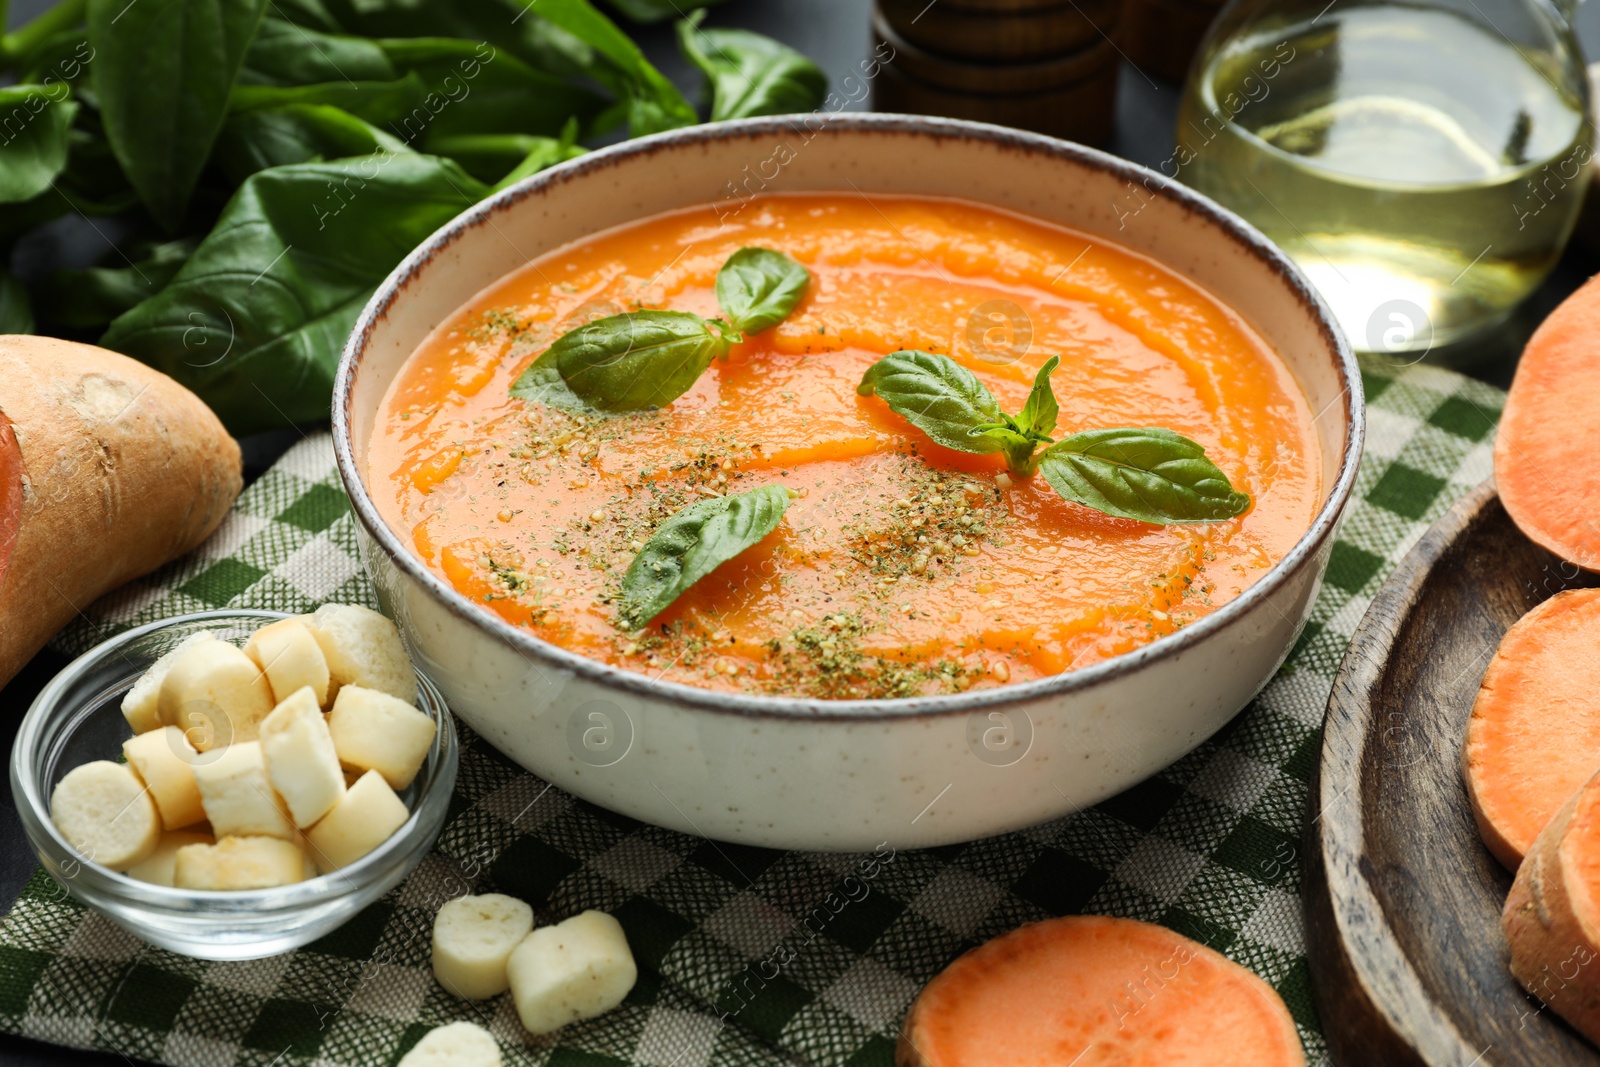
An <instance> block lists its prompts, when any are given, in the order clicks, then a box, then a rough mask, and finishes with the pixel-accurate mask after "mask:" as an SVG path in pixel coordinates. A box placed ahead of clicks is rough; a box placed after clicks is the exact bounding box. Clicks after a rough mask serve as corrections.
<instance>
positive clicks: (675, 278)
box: [368, 195, 1322, 698]
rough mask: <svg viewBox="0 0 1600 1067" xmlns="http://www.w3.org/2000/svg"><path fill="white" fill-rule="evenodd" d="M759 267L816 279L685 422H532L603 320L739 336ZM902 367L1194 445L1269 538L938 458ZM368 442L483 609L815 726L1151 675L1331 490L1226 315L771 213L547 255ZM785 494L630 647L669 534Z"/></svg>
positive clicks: (1045, 239)
mask: <svg viewBox="0 0 1600 1067" xmlns="http://www.w3.org/2000/svg"><path fill="white" fill-rule="evenodd" d="M747 246H757V247H760V248H765V249H772V250H775V251H776V252H781V253H784V254H786V255H787V256H788V257H792V259H793V260H795V261H798V263H799V264H801V265H803V266H804V267H805V268H806V270H807V271H809V273H810V282H809V285H808V287H807V288H806V289H805V290H804V296H803V298H801V299H800V301H799V303H798V304H797V305H796V306H794V307H793V310H792V311H791V312H790V313H789V314H788V316H787V317H786V318H784V319H783V320H782V321H781V322H779V323H778V324H777V325H776V326H773V327H770V328H767V329H764V330H761V331H759V332H754V333H751V332H749V331H747V332H746V336H745V339H744V340H743V341H742V342H738V343H734V344H732V345H731V347H730V348H728V349H727V351H726V355H725V358H721V359H716V360H714V361H713V362H711V364H710V367H709V369H707V370H705V371H704V373H702V374H701V375H700V377H699V378H698V379H697V380H694V382H693V385H692V386H691V387H689V388H688V390H687V392H684V393H682V395H679V396H677V397H676V399H674V400H672V401H671V402H669V403H666V404H665V405H664V406H660V407H657V408H653V409H649V410H643V411H632V412H624V413H606V412H602V411H596V410H585V409H573V408H571V407H570V406H560V405H547V404H545V403H542V402H540V401H538V400H531V399H518V398H515V397H513V396H512V395H511V387H512V384H513V382H515V381H516V380H517V378H518V376H519V375H520V374H522V372H523V371H524V370H525V369H527V368H528V367H529V366H530V364H532V363H533V361H534V360H535V359H536V358H538V357H539V356H540V355H541V354H542V353H545V351H546V350H547V349H550V348H551V346H552V344H553V343H554V342H555V341H556V339H557V338H559V337H561V336H562V335H563V334H566V333H567V332H568V331H571V330H574V329H576V328H578V327H580V326H584V325H585V324H587V323H590V322H592V321H593V320H597V319H600V318H602V317H607V316H612V315H617V314H618V313H620V312H625V311H628V310H630V309H672V310H674V311H682V312H693V313H695V314H696V315H701V316H705V317H707V318H710V317H712V316H717V315H719V307H718V294H717V289H716V280H717V275H718V271H719V268H721V267H722V265H723V264H724V262H726V261H727V260H728V259H729V257H730V256H731V255H732V254H733V253H735V252H736V251H738V250H739V249H741V248H745V247H747ZM903 349H917V350H920V351H922V352H925V353H932V354H935V355H938V356H940V357H949V359H953V360H954V361H955V363H956V364H959V365H960V366H961V367H965V368H967V369H968V370H970V371H971V372H972V373H973V375H975V376H976V378H977V379H978V380H979V381H980V382H981V383H982V384H983V385H985V386H987V387H988V389H989V391H990V392H992V394H993V397H994V398H995V400H997V401H998V402H999V406H1000V407H1001V408H1002V409H1003V410H1004V411H1006V412H1017V411H1018V410H1019V409H1021V408H1022V406H1023V404H1024V401H1025V399H1026V398H1027V397H1028V395H1029V390H1030V386H1031V385H1032V383H1033V381H1034V377H1035V374H1036V372H1038V371H1039V370H1040V368H1041V366H1042V365H1043V364H1044V363H1045V361H1046V360H1047V359H1048V358H1049V357H1052V356H1054V357H1058V358H1059V361H1060V365H1059V369H1057V370H1056V371H1055V372H1054V375H1053V377H1052V379H1051V384H1052V386H1053V389H1054V394H1055V395H1056V396H1057V397H1058V398H1059V405H1060V415H1059V422H1058V423H1057V424H1056V426H1055V429H1054V431H1053V433H1052V438H1053V439H1054V440H1057V441H1059V440H1061V438H1062V437H1063V435H1067V434H1073V433H1076V432H1077V431H1080V430H1089V429H1095V428H1101V427H1145V426H1156V427H1163V428H1166V429H1168V430H1171V431H1175V432H1176V433H1177V434H1181V435H1183V436H1184V437H1187V438H1189V439H1191V440H1192V441H1193V442H1194V443H1196V444H1198V445H1199V446H1202V447H1203V448H1204V449H1205V454H1206V458H1207V459H1209V460H1210V461H1211V462H1213V463H1214V464H1215V465H1216V467H1217V468H1219V469H1220V471H1221V472H1222V473H1223V474H1225V475H1226V477H1227V479H1228V481H1229V482H1231V485H1232V487H1233V488H1234V489H1236V490H1238V491H1240V492H1242V493H1245V494H1248V501H1247V505H1248V506H1247V507H1245V503H1244V498H1243V497H1239V498H1238V499H1239V500H1240V501H1241V505H1240V506H1241V508H1243V513H1242V514H1239V515H1237V516H1236V517H1228V518H1226V519H1222V520H1219V521H1205V522H1184V523H1176V524H1170V525H1161V524H1156V523H1152V522H1145V521H1136V520H1133V519H1129V518H1122V517H1116V516H1114V515H1111V514H1106V513H1104V512H1103V511H1100V510H1095V509H1094V508H1092V507H1087V506H1084V505H1083V504H1081V503H1075V502H1072V501H1069V500H1068V499H1065V498H1064V497H1063V495H1062V493H1058V492H1057V491H1056V490H1055V489H1053V488H1052V487H1051V485H1050V484H1048V483H1047V481H1046V479H1045V477H1044V476H1043V474H1042V473H1029V472H1026V471H1024V472H1023V473H1017V472H1016V471H1014V470H1011V471H1008V467H1007V461H1006V459H1005V458H1004V457H1003V456H1001V455H1000V454H998V453H995V452H990V453H988V454H973V453H969V452H965V451H956V450H953V449H951V448H946V447H943V446H941V445H939V444H937V443H935V442H934V441H933V440H932V439H930V437H929V436H928V435H927V434H925V433H923V432H921V431H920V430H918V429H917V428H915V427H914V426H913V425H912V424H911V423H910V422H908V421H907V418H906V417H902V416H901V415H900V414H897V413H896V411H894V410H891V409H890V408H889V406H888V405H887V404H886V403H885V399H884V396H883V395H881V394H880V395H862V394H861V393H860V392H858V390H857V386H858V384H859V383H861V381H862V378H863V375H864V374H865V373H866V372H867V369H868V368H869V367H872V366H873V364H874V363H875V362H876V361H878V360H880V359H881V358H882V357H884V356H886V355H887V354H888V353H891V352H896V351H899V350H903ZM564 366H565V365H564V364H563V367H564ZM569 380H570V379H569ZM376 426H377V428H376V430H375V432H374V436H373V439H372V441H371V443H370V451H369V464H368V467H369V470H370V472H371V479H372V480H373V482H374V490H375V491H374V495H375V497H376V499H377V502H378V506H379V508H380V510H381V511H382V513H383V515H384V517H385V519H386V520H387V521H388V522H389V523H390V525H391V526H392V527H393V528H394V529H395V530H396V531H397V532H399V534H400V535H401V537H402V540H404V541H407V542H408V543H409V544H411V545H412V546H413V547H414V549H415V551H416V553H417V555H418V556H419V557H420V558H421V559H422V560H423V561H424V562H425V563H426V565H427V566H428V567H429V568H431V569H432V570H433V571H434V572H435V573H437V574H439V575H441V576H442V577H443V578H444V579H445V580H446V581H448V582H449V583H450V584H451V585H452V586H454V587H455V588H456V589H457V590H459V591H460V592H461V593H463V594H464V595H466V596H467V597H468V598H470V599H471V600H472V601H474V602H476V603H478V604H481V605H482V607H483V610H485V611H492V612H494V613H495V614H497V615H499V616H501V617H502V618H504V619H505V620H506V621H508V622H510V623H512V624H513V625H516V626H519V627H522V628H525V629H527V630H528V631H530V632H532V633H534V634H536V635H538V636H539V637H541V638H543V639H545V640H547V641H550V642H552V643H554V644H556V645H559V646H561V647H563V648H567V649H570V650H572V651H574V652H577V653H580V654H582V655H584V656H588V657H591V658H593V659H596V660H601V661H604V662H606V663H611V664H615V665H617V666H620V667H623V668H626V669H629V670H633V671H638V672H640V673H644V674H648V675H650V676H653V677H658V678H663V679H667V680H669V681H675V682H682V683H686V684H689V685H694V686H700V687H704V688H709V689H720V690H734V691H739V692H745V693H751V694H767V695H786V696H804V697H821V698H863V697H865V698H888V697H906V696H916V695H923V694H931V693H944V692H956V691H961V690H966V689H970V688H974V687H986V686H995V685H1003V684H1007V683H1016V682H1020V681H1025V680H1029V679H1035V678H1040V677H1042V676H1046V675H1053V674H1058V673H1060V672H1063V671H1068V670H1072V669H1074V668H1079V667H1083V666H1086V665H1088V664H1092V663H1096V662H1099V661H1101V660H1104V659H1106V658H1107V657H1110V656H1115V655H1118V654H1119V653H1123V652H1127V651H1129V650H1131V649H1135V648H1138V647H1140V646H1141V645H1145V644H1147V643H1149V642H1151V641H1153V640H1155V639H1157V638H1159V637H1161V636H1163V635H1165V634H1170V633H1172V632H1173V631H1175V630H1177V629H1179V628H1180V627H1182V626H1184V625H1186V624H1189V623H1192V622H1193V621H1195V620H1196V619H1199V618H1201V617H1203V616H1205V615H1206V614H1208V613H1209V612H1212V611H1214V610H1216V609H1217V608H1218V607H1219V606H1221V605H1222V604H1225V603H1227V602H1228V601H1229V600H1230V599H1232V598H1233V597H1235V596H1237V595H1238V594H1239V593H1240V592H1241V591H1242V590H1243V589H1245V588H1246V587H1247V586H1249V585H1250V584H1251V583H1252V582H1254V581H1256V580H1257V579H1258V578H1259V577H1260V576H1261V575H1262V574H1263V573H1264V572H1265V571H1266V570H1267V569H1268V568H1270V567H1271V566H1272V565H1273V564H1274V563H1275V562H1276V561H1277V560H1278V559H1280V558H1281V557H1282V556H1283V555H1284V554H1285V553H1286V552H1287V551H1288V550H1289V549H1290V547H1291V546H1292V545H1293V544H1294V543H1295V541H1296V540H1298V539H1299V537H1300V536H1301V535H1302V534H1303V533H1304V531H1305V530H1306V529H1307V528H1308V527H1309V525H1310V523H1311V520H1312V517H1313V515H1314V513H1315V510H1316V508H1317V506H1318V503H1319V498H1320V492H1321V478H1322V472H1321V470H1320V461H1319V458H1318V451H1317V448H1316V445H1315V440H1314V437H1313V429H1312V416H1311V412H1310V410H1309V407H1308V405H1307V403H1306V400H1305V397H1304V395H1303V394H1302V392H1301V391H1300V389H1299V387H1298V386H1297V384H1296V383H1295V381H1294V378H1293V376H1292V375H1291V374H1290V372H1289V370H1288V369H1287V368H1286V367H1285V365H1284V364H1283V363H1282V362H1281V361H1280V360H1279V358H1278V357H1277V356H1276V355H1275V354H1274V353H1273V352H1272V351H1270V350H1269V349H1268V347H1267V346H1266V345H1265V344H1264V343H1263V341H1262V340H1261V339H1260V338H1259V337H1258V336H1257V335H1256V334H1255V333H1254V332H1253V331H1252V330H1251V329H1250V328H1249V327H1248V326H1247V325H1246V323H1245V322H1244V321H1243V320H1242V319H1240V318H1239V317H1238V316H1237V315H1236V314H1234V313H1233V312H1231V311H1230V310H1229V309H1228V308H1226V307H1224V306H1223V305H1221V304H1220V303H1218V301H1217V300H1216V299H1215V298H1213V297H1212V296H1210V295H1209V294H1207V293H1206V292H1204V291H1203V290H1201V289H1199V288H1197V287H1195V286H1194V285H1192V284H1190V283H1188V282H1186V281H1185V280H1184V279H1182V278H1180V277H1179V276H1177V275H1176V274H1174V273H1173V272H1172V271H1170V270H1168V269H1166V268H1165V267H1163V266H1161V265H1159V264H1157V263H1155V262H1153V261H1151V260H1149V259H1146V258H1144V257H1142V256H1140V255H1137V254H1135V253H1132V252H1130V251H1128V250H1126V249H1123V248H1119V247H1117V246H1116V245H1114V244H1111V243H1108V242H1106V241H1104V240H1101V239H1097V238H1090V237H1086V236H1084V235H1082V234H1079V233H1075V232H1073V231H1070V230H1067V229H1063V228H1059V227H1056V226H1052V225H1047V224H1044V223H1041V222H1038V221H1034V220H1030V219H1027V218H1023V217H1020V216H1017V215H1012V214H1008V213H1005V212H1002V211H998V210H994V209H990V208H985V207H981V206H978V205H975V204H970V203H965V202H961V201H953V200H935V199H926V198H915V197H895V196H887V195H883V196H879V195H873V196H871V197H870V199H869V198H867V197H864V196H854V195H851V196H843V195H840V196H835V195H793V196H772V197H767V198H764V199H761V200H758V201H754V202H751V203H750V204H748V205H747V206H746V207H745V209H744V210H743V211H742V212H740V213H739V214H738V215H737V216H736V217H733V218H728V219H725V220H721V221H719V220H718V218H717V216H716V213H715V212H714V210H713V209H712V208H711V207H709V206H707V207H703V208H697V209H691V210H685V211H681V212H674V213H671V214H667V215H663V216H659V217H655V218H650V219H646V220H643V221H641V222H638V223H635V224H631V225H628V226H625V227H621V228H619V229H615V230H611V231H607V232H604V233H601V234H598V235H596V236H594V237H592V238H590V239H587V240H584V241H581V242H578V243H575V244H572V245H569V246H566V247H563V248H560V249H557V250H555V251H553V252H550V253H547V254H545V255H543V256H541V257H539V258H538V259H536V260H534V261H533V262H531V263H529V264H528V265H527V266H526V267H525V268H523V269H522V270H519V271H517V272H516V273H514V274H512V275H510V276H508V277H506V278H505V279H503V280H502V281H500V282H499V283H497V284H495V285H494V286H492V287H490V288H489V289H487V290H485V291H484V292H483V293H481V294H480V295H479V296H478V297H476V298H474V299H473V300H472V301H471V303H469V304H468V305H467V306H465V307H463V308H461V309H460V310H459V311H458V312H456V313H455V315H454V316H453V317H451V318H450V319H449V320H447V321H446V322H445V323H443V324H442V325H441V326H440V327H439V328H438V329H437V330H436V331H434V333H433V334H432V335H431V336H430V337H429V338H428V339H427V340H426V341H425V342H424V343H423V344H422V345H421V346H420V347H419V348H418V350H417V352H416V353H415V354H414V355H413V356H412V357H411V358H410V359H409V361H408V362H407V363H406V364H405V366H404V367H403V368H402V371H401V373H400V374H399V376H398V377H397V379H396V381H395V382H394V384H393V386H392V387H391V389H390V391H389V393H388V395H387V396H386V397H385V400H384V404H383V409H382V411H381V412H380V415H379V418H378V420H377V423H376ZM1040 447H1041V448H1042V447H1044V445H1041V446H1040ZM774 484H776V485H781V486H783V487H786V488H787V490H788V491H789V493H788V496H789V500H788V506H787V510H786V511H785V512H784V513H783V515H782V519H781V521H780V522H779V523H778V524H777V525H776V527H775V528H773V529H772V530H771V532H770V533H769V534H767V535H765V536H764V537H762V538H761V539H760V540H759V541H758V542H756V543H753V544H752V545H751V546H750V547H748V548H747V549H745V550H744V551H742V552H740V553H739V554H738V555H736V556H734V557H733V558H730V559H728V560H727V561H726V562H723V563H721V564H720V565H718V566H716V568H715V569H714V570H712V571H711V572H710V573H709V574H707V575H706V576H705V577H703V578H701V579H700V580H699V581H697V582H695V583H694V584H693V585H691V586H689V587H688V588H687V589H686V590H685V591H683V592H682V593H681V595H678V596H677V597H676V599H675V600H673V601H672V603H671V604H670V606H669V607H667V608H666V609H665V610H663V611H661V612H660V613H659V614H657V615H655V616H654V617H653V618H651V619H649V621H648V623H647V624H645V625H642V626H631V625H629V623H630V621H631V620H627V619H625V618H624V617H623V616H622V615H620V614H619V611H618V603H619V596H620V590H621V587H622V581H623V577H624V575H625V573H626V572H628V570H629V567H630V565H631V564H632V562H633V561H634V558H635V557H636V556H638V555H639V554H640V552H641V550H642V549H643V548H644V547H645V544H646V542H647V541H649V540H650V539H651V538H652V537H653V536H654V535H655V533H656V531H657V530H658V529H661V528H662V524H663V523H664V522H666V521H667V520H668V519H669V517H671V516H673V515H675V514H676V513H677V512H679V511H681V510H682V509H684V508H685V507H688V506H690V505H693V504H696V503H697V502H700V501H704V500H711V499H718V498H724V497H730V496H732V495H735V494H740V493H744V492H746V491H748V490H751V489H757V488H759V487H761V486H767V485H774ZM779 497H780V499H782V495H781V494H780V495H779Z"/></svg>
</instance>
